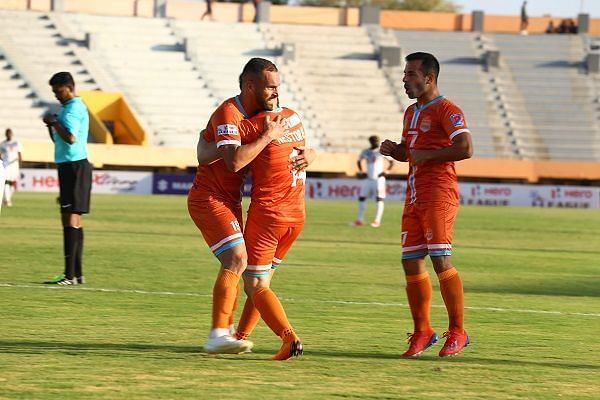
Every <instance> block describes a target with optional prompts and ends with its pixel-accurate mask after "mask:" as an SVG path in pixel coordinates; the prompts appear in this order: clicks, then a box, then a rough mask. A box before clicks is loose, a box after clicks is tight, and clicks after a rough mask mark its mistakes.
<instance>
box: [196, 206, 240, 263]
mask: <svg viewBox="0 0 600 400" xmlns="http://www.w3.org/2000/svg"><path fill="white" fill-rule="evenodd" d="M188 212H189V213H190V216H191V217H192V219H193V220H194V223H195V224H196V226H197V227H198V229H200V232H202V236H203V237H204V240H205V241H206V244H208V247H210V250H211V251H212V252H213V254H214V255H215V257H216V256H219V255H220V254H221V253H223V252H224V251H225V250H227V249H230V248H232V247H235V246H240V245H241V246H243V245H244V236H243V234H242V232H243V229H244V225H243V220H242V208H241V205H237V206H235V205H229V204H227V203H223V202H220V201H217V200H197V199H192V198H191V197H190V196H188Z"/></svg>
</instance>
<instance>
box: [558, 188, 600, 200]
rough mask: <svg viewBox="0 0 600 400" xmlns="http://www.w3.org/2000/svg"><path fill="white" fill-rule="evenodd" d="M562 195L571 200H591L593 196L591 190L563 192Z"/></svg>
mask: <svg viewBox="0 0 600 400" xmlns="http://www.w3.org/2000/svg"><path fill="white" fill-rule="evenodd" d="M564 194H565V197H570V198H572V199H591V198H592V197H593V196H594V194H593V193H592V191H591V190H565V191H564Z"/></svg>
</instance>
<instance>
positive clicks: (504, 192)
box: [484, 187, 512, 197]
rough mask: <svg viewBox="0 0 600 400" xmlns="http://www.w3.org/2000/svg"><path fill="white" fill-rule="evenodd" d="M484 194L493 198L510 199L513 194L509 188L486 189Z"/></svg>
mask: <svg viewBox="0 0 600 400" xmlns="http://www.w3.org/2000/svg"><path fill="white" fill-rule="evenodd" d="M484 193H485V194H486V195H488V196H493V197H500V196H505V197H509V196H510V195H511V194H512V190H511V188H509V187H493V188H485V190H484Z"/></svg>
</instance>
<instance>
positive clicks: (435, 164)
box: [402, 96, 469, 204]
mask: <svg viewBox="0 0 600 400" xmlns="http://www.w3.org/2000/svg"><path fill="white" fill-rule="evenodd" d="M465 132H469V128H468V127H467V121H466V120H465V116H464V114H463V112H462V110H461V109H460V108H459V107H458V106H457V105H456V104H454V103H453V102H451V101H450V100H448V99H446V98H444V96H439V97H436V98H435V99H433V100H432V101H430V102H429V103H427V104H425V105H423V106H419V105H418V104H417V103H415V104H413V105H411V106H410V107H408V109H407V110H406V112H405V113H404V129H403V131H402V142H403V143H404V145H405V146H406V152H407V154H409V161H410V151H411V150H419V149H421V150H433V149H443V148H445V147H448V146H451V145H452V140H453V139H454V138H455V137H456V136H457V135H460V134H461V133H465ZM428 201H445V202H449V203H451V204H458V183H457V179H456V171H455V169H454V162H453V161H429V162H426V163H424V164H421V165H419V166H413V165H411V166H410V167H409V170H408V180H407V187H406V202H407V203H411V204H412V203H415V202H428Z"/></svg>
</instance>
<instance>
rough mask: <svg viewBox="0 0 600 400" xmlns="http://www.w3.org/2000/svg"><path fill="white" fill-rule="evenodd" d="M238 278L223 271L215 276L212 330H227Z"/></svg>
mask: <svg viewBox="0 0 600 400" xmlns="http://www.w3.org/2000/svg"><path fill="white" fill-rule="evenodd" d="M239 281H240V276H239V275H238V274H236V273H235V272H233V271H230V270H228V269H224V270H222V271H221V272H220V273H219V276H217V280H216V282H215V286H214V287H213V311H212V318H213V321H212V323H213V324H212V328H213V329H216V328H229V319H230V317H231V315H232V314H233V312H232V310H233V305H234V304H235V302H236V298H237V293H238V282H239Z"/></svg>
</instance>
